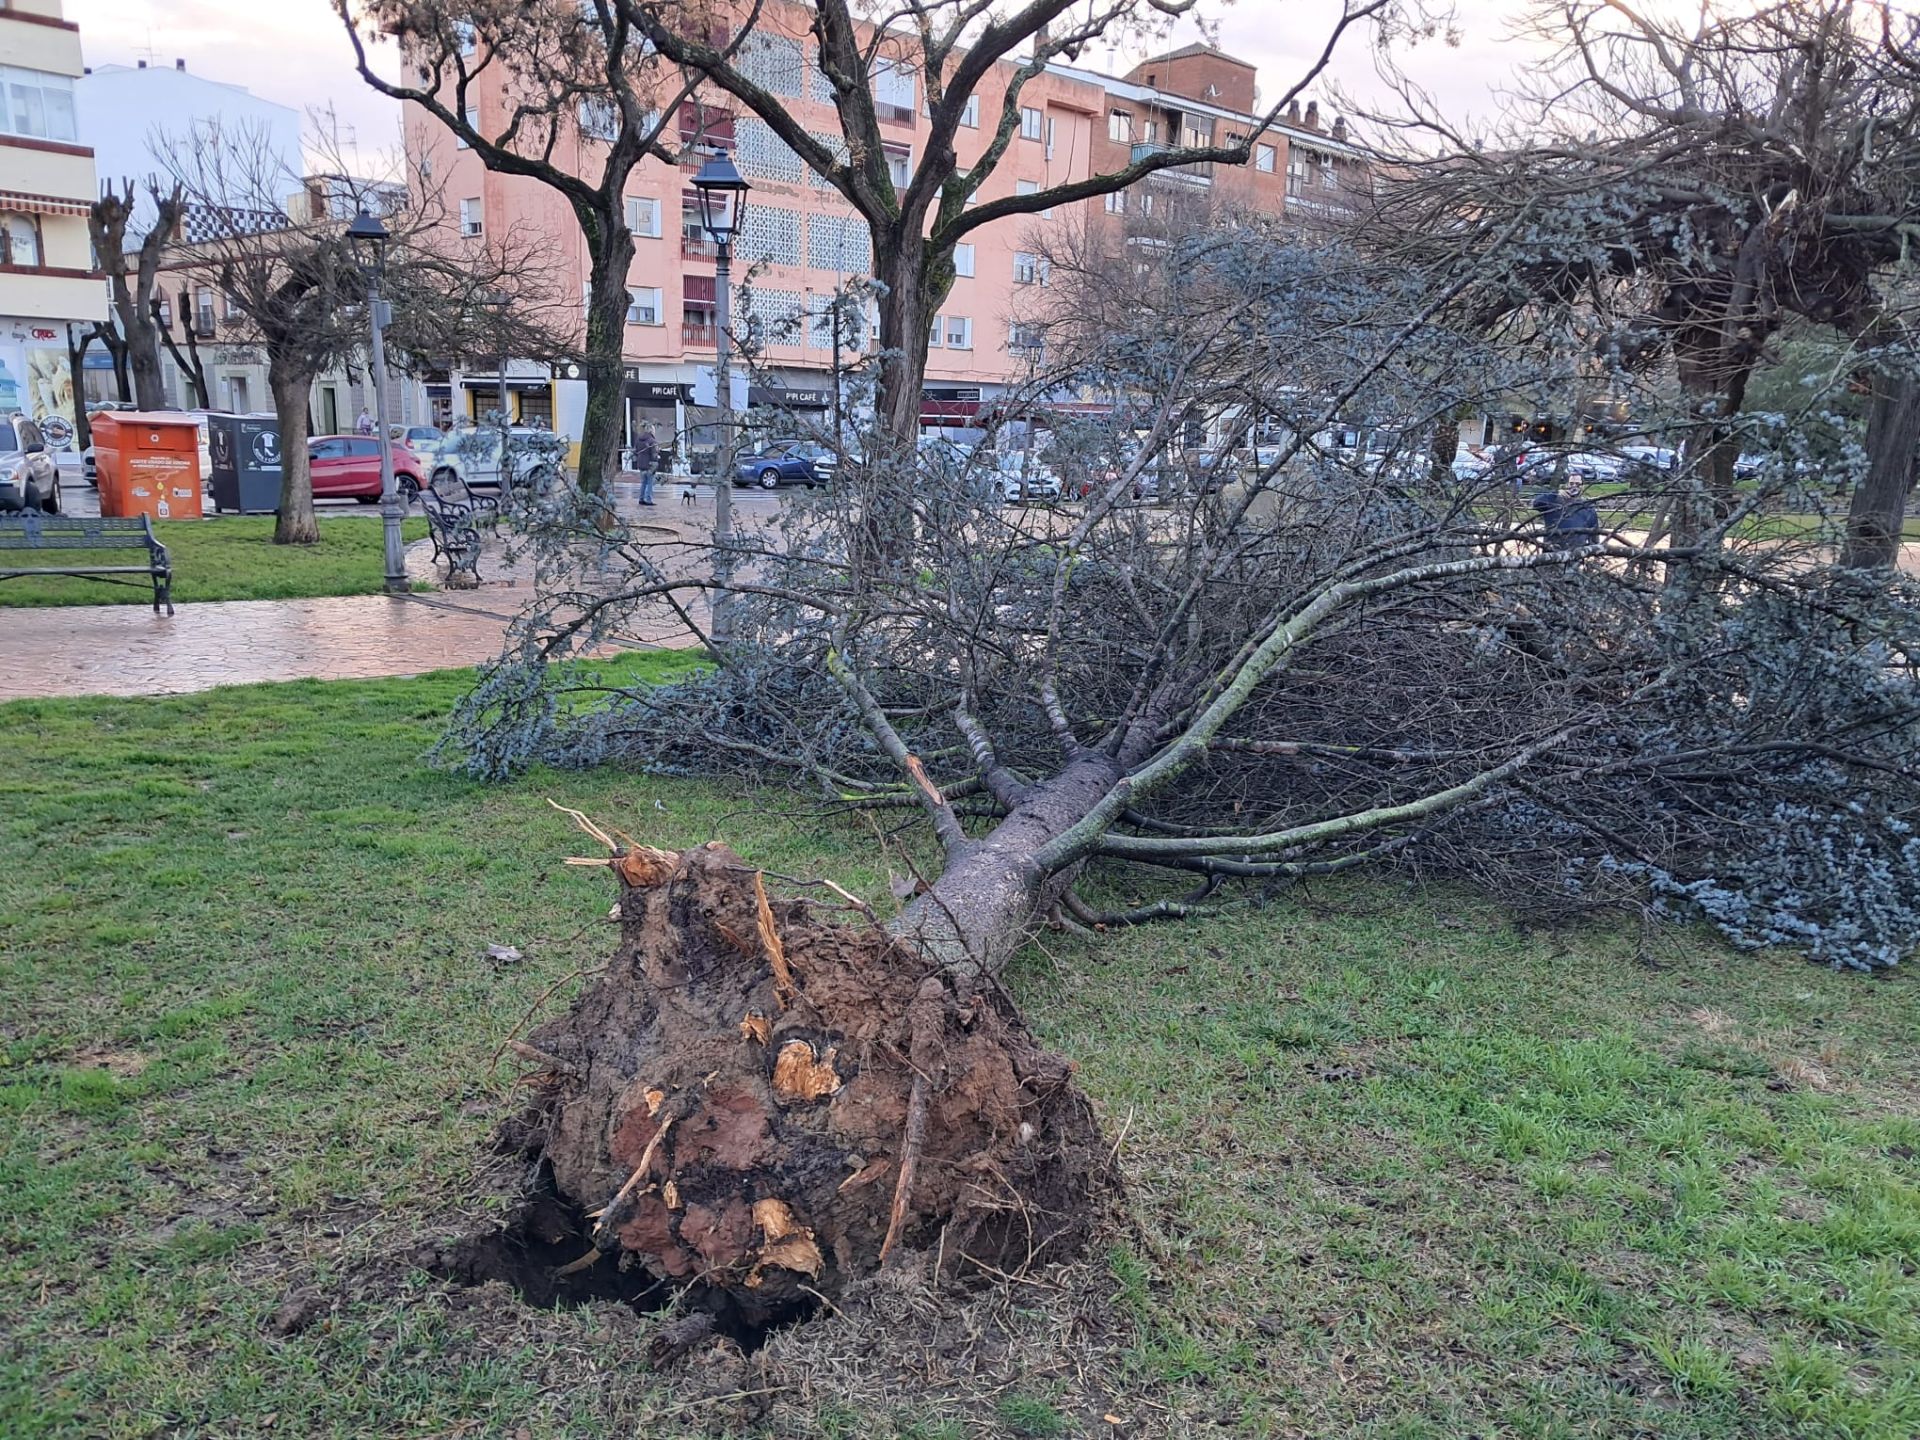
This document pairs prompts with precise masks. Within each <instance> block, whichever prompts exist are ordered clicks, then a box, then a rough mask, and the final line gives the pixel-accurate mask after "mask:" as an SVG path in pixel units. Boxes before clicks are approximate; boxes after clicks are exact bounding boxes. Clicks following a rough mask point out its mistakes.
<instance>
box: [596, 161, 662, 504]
mask: <svg viewBox="0 0 1920 1440" xmlns="http://www.w3.org/2000/svg"><path fill="white" fill-rule="evenodd" d="M616 203H618V201H617V197H616ZM580 219H581V223H582V229H583V231H584V233H585V234H586V236H587V240H588V248H589V250H590V252H591V256H592V268H591V270H590V272H589V274H588V281H587V343H586V351H585V353H584V355H583V356H582V357H581V368H582V370H583V372H584V373H585V375H586V380H587V412H586V415H585V417H584V418H583V419H582V421H581V424H580V472H579V478H580V488H581V489H582V490H585V491H588V492H590V493H594V494H604V493H607V492H608V490H609V487H610V486H611V483H612V480H613V475H614V472H615V470H617V469H618V468H619V467H618V460H619V451H620V441H621V438H622V436H623V434H624V433H625V426H624V424H623V420H624V410H625V401H624V387H623V383H622V382H623V380H624V376H625V371H624V370H623V369H622V364H621V362H622V359H623V357H624V355H625V350H626V334H627V305H628V302H629V298H630V297H629V296H628V294H627V271H628V270H629V268H630V267H631V266H632V264H633V232H632V231H630V230H628V229H627V226H626V221H625V217H624V216H622V217H620V218H619V219H618V220H615V221H612V222H610V221H609V219H608V217H607V216H605V215H588V214H584V213H583V214H582V215H581V217H580ZM661 303H662V304H663V305H664V304H665V303H666V302H665V296H664V295H663V296H662V300H661Z"/></svg>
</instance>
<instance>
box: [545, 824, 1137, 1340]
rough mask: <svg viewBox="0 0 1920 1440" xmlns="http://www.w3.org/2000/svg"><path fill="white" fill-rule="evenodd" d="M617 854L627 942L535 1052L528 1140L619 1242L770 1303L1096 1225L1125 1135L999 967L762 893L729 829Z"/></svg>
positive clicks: (784, 1303)
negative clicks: (948, 955) (1020, 1008)
mask: <svg viewBox="0 0 1920 1440" xmlns="http://www.w3.org/2000/svg"><path fill="white" fill-rule="evenodd" d="M583 828H585V827H584V826H583ZM595 829H596V830H597V827H595ZM589 833H592V832H589ZM596 838H606V839H608V840H609V841H610V837H606V832H604V831H600V832H599V833H598V835H596ZM601 863H605V864H608V865H609V867H610V868H611V869H612V870H613V872H614V874H615V876H616V877H617V879H618V881H619V884H620V890H621V893H620V913H621V943H620V947H619V950H618V951H617V953H616V954H615V956H614V958H613V960H612V962H611V963H610V964H609V965H608V967H607V969H606V971H605V972H604V973H603V974H602V975H601V976H600V977H599V978H597V979H596V980H594V981H593V982H592V983H591V984H589V985H588V987H587V988H586V989H585V990H584V991H583V992H582V993H581V995H580V998H579V999H578V1000H577V1001H576V1002H575V1003H574V1006H573V1008H572V1010H571V1012H570V1013H569V1014H567V1015H566V1016H564V1017H562V1018H560V1019H557V1020H554V1021H551V1022H549V1023H547V1024H545V1025H543V1026H541V1027H540V1028H539V1029H538V1030H536V1031H534V1032H533V1034H532V1035H531V1036H529V1037H528V1042H527V1049H526V1050H523V1051H520V1052H519V1053H523V1054H524V1053H528V1051H531V1052H533V1053H537V1054H538V1055H539V1056H540V1057H541V1060H542V1062H543V1063H544V1064H545V1065H546V1068H547V1070H548V1072H549V1074H548V1078H547V1080H546V1082H545V1083H544V1084H543V1086H542V1087H541V1089H540V1091H539V1092H538V1095H537V1098H536V1100H535V1102H534V1108H533V1110H532V1112H531V1115H530V1117H529V1118H530V1120H531V1122H532V1125H531V1128H530V1129H529V1130H528V1131H526V1132H524V1133H525V1135H526V1138H527V1143H528V1144H529V1146H530V1148H532V1149H534V1150H536V1151H537V1152H538V1153H540V1154H541V1155H542V1157H543V1158H544V1159H546V1160H547V1161H548V1162H549V1163H550V1164H551V1166H552V1170H553V1175H554V1178H555V1181H556V1183H557V1184H558V1186H559V1189H560V1191H561V1193H562V1194H563V1195H564V1196H566V1197H568V1198H570V1199H571V1200H573V1201H574V1202H575V1203H577V1204H579V1205H580V1206H581V1207H582V1208H583V1209H585V1210H586V1211H588V1212H589V1213H590V1214H591V1213H596V1212H597V1214H598V1223H597V1224H596V1226H595V1228H594V1243H595V1244H597V1245H598V1246H600V1247H601V1249H603V1250H606V1251H610V1252H622V1258H623V1265H624V1264H632V1263H638V1264H639V1265H641V1266H643V1267H645V1269H646V1270H647V1271H648V1272H650V1273H651V1274H653V1275H654V1276H656V1277H658V1278H660V1279H662V1280H665V1281H669V1282H672V1283H673V1284H675V1285H677V1286H685V1287H687V1291H688V1299H689V1301H690V1302H691V1303H693V1304H695V1305H696V1306H704V1307H706V1308H709V1309H712V1310H714V1311H716V1312H718V1313H722V1314H723V1315H725V1316H726V1317H728V1318H729V1319H739V1320H744V1321H746V1322H747V1323H766V1322H769V1321H774V1320H777V1319H779V1318H780V1317H782V1316H783V1315H791V1314H794V1313H798V1312H800V1311H802V1310H810V1309H811V1308H813V1307H814V1306H816V1305H818V1304H819V1303H820V1301H821V1300H822V1299H823V1298H824V1299H826V1300H828V1301H829V1303H831V1300H832V1298H833V1297H835V1296H836V1295H838V1294H839V1293H840V1292H841V1291H842V1290H843V1288H844V1287H845V1286H846V1285H847V1284H848V1283H849V1282H850V1281H852V1280H855V1279H858V1278H859V1277H862V1276H864V1275H867V1274H870V1273H872V1272H874V1271H875V1270H877V1269H878V1268H879V1266H880V1263H881V1261H882V1260H883V1259H890V1258H892V1257H896V1256H897V1255H899V1254H904V1253H907V1252H910V1251H927V1252H931V1253H932V1255H933V1256H934V1257H935V1258H934V1259H933V1262H932V1267H931V1268H932V1270H933V1272H934V1273H935V1274H936V1278H937V1276H938V1275H939V1274H941V1273H944V1274H948V1275H953V1274H969V1273H973V1272H975V1271H979V1272H984V1273H988V1274H1001V1273H1018V1272H1020V1271H1022V1270H1023V1269H1025V1268H1026V1267H1028V1266H1029V1265H1031V1264H1033V1263H1034V1262H1036V1261H1040V1260H1047V1261H1051V1260H1056V1259H1059V1258H1061V1257H1063V1256H1066V1255H1070V1254H1072V1253H1073V1252H1074V1251H1076V1250H1077V1249H1078V1248H1079V1247H1080V1246H1081V1245H1082V1244H1083V1243H1084V1242H1085V1240H1086V1239H1087V1237H1088V1235H1089V1234H1090V1233H1091V1231H1092V1229H1093V1227H1094V1225H1095V1224H1096V1223H1097V1221H1098V1219H1099V1218H1100V1216H1101V1215H1103V1214H1104V1213H1106V1211H1107V1209H1108V1205H1109V1202H1110V1201H1111V1200H1112V1199H1113V1198H1114V1196H1115V1194H1116V1190H1115V1182H1114V1180H1113V1175H1114V1170H1113V1166H1112V1157H1111V1152H1110V1150H1109V1147H1108V1146H1107V1145H1105V1144H1104V1143H1102V1141H1101V1138H1100V1135H1099V1131H1098V1128H1097V1126H1096V1125H1095V1123H1094V1119H1093V1116H1092V1113H1091V1110H1090V1108H1089V1106H1088V1105H1087V1102H1086V1100H1085V1099H1084V1097H1083V1096H1082V1095H1081V1094H1080V1093H1079V1091H1078V1090H1077V1089H1076V1087H1075V1086H1074V1085H1073V1083H1072V1079H1071V1067H1069V1066H1068V1065H1067V1064H1066V1062H1064V1061H1063V1060H1061V1059H1059V1058H1058V1057H1056V1056H1054V1055H1051V1054H1048V1053H1047V1052H1045V1051H1044V1050H1042V1049H1041V1048H1040V1047H1039V1046H1038V1045H1037V1044H1036V1043H1035V1042H1034V1040H1033V1038H1032V1036H1031V1035H1030V1034H1029V1033H1028V1031H1027V1029H1026V1027H1025V1025H1024V1024H1023V1023H1022V1022H1021V1020H1020V1018H1019V1016H1018V1014H1017V1013H1016V1012H1015V1011H1014V1009H1013V1007H1012V1005H1011V1004H1010V1003H1009V1002H1008V1001H1007V1000H1006V998H1005V997H1004V995H1002V994H1000V993H999V992H998V989H997V987H991V986H989V987H985V988H982V987H979V986H977V985H970V984H968V983H966V982H964V981H962V980H961V979H959V978H958V977H956V976H954V975H951V974H949V973H948V972H946V971H944V970H942V969H941V968H940V967H939V966H938V965H936V964H934V963H933V962H932V961H931V960H929V959H928V958H927V957H926V956H925V954H924V953H923V952H921V951H919V950H918V949H916V948H915V947H914V946H913V945H912V944H911V943H910V942H907V941H903V940H900V939H898V938H895V937H891V936H888V935H886V934H883V933H880V932H878V931H876V930H874V929H872V928H871V927H868V928H864V929H849V928H845V927H842V926H840V925H837V924H834V923H831V922H830V921H829V920H827V919H826V918H825V917H824V916H823V915H821V914H819V913H817V912H816V910H815V909H814V908H813V907H811V906H809V905H808V904H807V903H806V902H804V901H796V900H780V899H775V898H771V897H769V896H768V894H767V892H766V885H765V880H764V878H763V877H762V875H761V874H760V872H757V871H755V870H754V869H752V868H751V867H749V866H747V865H744V864H743V863H742V862H741V861H740V860H739V858H738V857H736V856H734V855H733V854H731V853H730V852H728V851H727V850H725V849H724V848H722V847H721V846H719V845H717V844H714V845H708V846H705V847H701V848H699V849H694V850H689V851H686V852H684V853H682V854H680V855H671V854H668V853H667V852H663V851H657V850H646V849H644V848H643V847H632V848H626V847H621V848H618V849H617V850H615V853H613V854H612V855H611V856H610V857H609V859H608V860H607V861H604V862H601ZM888 1177H891V1178H892V1183H891V1184H887V1183H881V1182H883V1181H884V1180H886V1179H887V1178H888Z"/></svg>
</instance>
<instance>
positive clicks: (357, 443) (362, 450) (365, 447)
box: [347, 436, 380, 460]
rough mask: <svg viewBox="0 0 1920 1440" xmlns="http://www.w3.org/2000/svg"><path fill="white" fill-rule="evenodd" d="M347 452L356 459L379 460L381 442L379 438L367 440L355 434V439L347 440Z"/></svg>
mask: <svg viewBox="0 0 1920 1440" xmlns="http://www.w3.org/2000/svg"><path fill="white" fill-rule="evenodd" d="M347 454H349V455H351V456H352V457H353V458H354V459H356V460H378V459H379V458H380V442H379V441H378V440H367V439H363V438H361V437H359V436H355V437H354V438H353V439H351V440H349V441H347Z"/></svg>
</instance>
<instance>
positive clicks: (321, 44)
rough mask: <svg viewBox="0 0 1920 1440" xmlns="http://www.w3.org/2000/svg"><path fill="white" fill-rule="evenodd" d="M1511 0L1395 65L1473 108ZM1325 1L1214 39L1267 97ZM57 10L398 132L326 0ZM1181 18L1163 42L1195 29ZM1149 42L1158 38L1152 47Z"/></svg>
mask: <svg viewBox="0 0 1920 1440" xmlns="http://www.w3.org/2000/svg"><path fill="white" fill-rule="evenodd" d="M1514 8H1515V3H1514V0H1461V4H1460V10H1459V15H1458V17H1457V20H1456V25H1457V28H1458V30H1459V31H1460V32H1461V43H1460V45H1459V47H1458V48H1451V47H1447V46H1445V45H1442V44H1441V43H1439V42H1437V41H1430V42H1427V43H1425V44H1424V45H1422V46H1420V47H1418V48H1416V49H1415V50H1414V51H1413V52H1412V53H1411V54H1410V55H1409V56H1407V60H1406V63H1407V65H1408V68H1409V69H1410V71H1411V72H1412V73H1413V74H1414V75H1415V76H1416V77H1417V78H1418V79H1419V80H1420V81H1421V83H1423V84H1424V85H1426V86H1428V87H1429V88H1430V89H1431V90H1432V91H1433V92H1434V94H1435V95H1436V96H1437V97H1438V98H1439V99H1440V100H1441V101H1442V102H1443V104H1445V105H1446V107H1447V108H1448V109H1449V111H1451V112H1452V113H1455V114H1459V113H1462V112H1467V111H1472V112H1481V113H1484V112H1485V111H1486V110H1487V109H1488V108H1489V107H1490V105H1491V100H1490V92H1491V91H1492V90H1494V89H1496V88H1498V87H1501V86H1504V85H1507V84H1509V83H1511V80H1512V78H1513V76H1514V73H1515V66H1516V64H1517V63H1519V62H1520V61H1522V60H1523V59H1524V58H1525V52H1524V51H1521V50H1520V49H1518V47H1516V46H1514V45H1512V44H1508V43H1503V40H1502V37H1503V35H1504V33H1505V27H1506V19H1505V17H1506V16H1508V15H1510V14H1511V13H1512V12H1513V10H1514ZM1330 12H1331V7H1330V6H1328V5H1327V4H1326V3H1325V0H1238V3H1234V4H1229V5H1224V6H1221V5H1214V6H1211V7H1210V13H1211V14H1212V16H1213V17H1214V18H1215V19H1216V20H1217V23H1218V36H1219V43H1220V44H1221V46H1222V47H1223V48H1225V49H1226V50H1228V51H1230V52H1232V53H1234V54H1237V55H1239V56H1242V57H1243V58H1245V59H1247V60H1250V61H1253V62H1254V63H1255V64H1257V65H1258V66H1259V67H1260V81H1261V88H1262V93H1263V94H1264V95H1267V96H1277V95H1279V94H1280V93H1282V92H1283V91H1284V89H1285V87H1286V86H1287V85H1288V84H1290V83H1291V82H1292V80H1293V78H1294V77H1295V76H1297V75H1298V74H1299V73H1300V70H1301V68H1302V67H1303V65H1304V63H1305V61H1306V57H1308V56H1310V55H1311V54H1313V53H1316V52H1317V50H1318V48H1319V42H1320V40H1321V38H1322V37H1323V36H1324V34H1325V28H1326V23H1327V17H1328V15H1329V14H1330ZM67 17H68V18H69V19H71V20H74V21H77V22H78V23H79V25H80V36H81V42H82V44H83V46H84V48H85V51H86V58H87V63H88V64H90V65H101V64H109V63H119V64H127V65H130V64H133V63H134V62H135V61H136V60H139V59H146V60H149V61H150V63H153V64H157V65H171V64H173V62H174V60H175V59H176V58H184V59H185V60H186V62H187V68H188V69H189V70H193V71H196V72H197V73H199V74H201V75H204V76H206V77H208V78H209V79H213V80H224V81H228V82H231V83H234V84H240V85H245V86H247V87H248V88H249V89H251V90H252V91H253V92H254V93H255V94H256V95H260V96H262V97H263V98H266V99H270V100H277V101H279V102H280V103H282V104H285V105H291V106H293V107H294V108H295V109H298V110H301V111H306V110H308V109H310V108H312V107H314V106H324V105H329V104H330V105H332V106H333V107H334V110H335V113H336V114H338V115H339V117H340V119H341V122H342V124H343V126H346V127H350V128H351V132H352V133H353V135H354V136H355V137H356V138H357V143H358V146H359V148H360V149H361V150H362V151H363V152H366V153H378V152H380V151H382V150H391V149H392V148H393V147H394V146H395V145H396V144H397V141H398V133H399V122H398V117H397V113H396V107H394V106H393V105H391V104H389V103H388V102H387V101H385V100H383V99H381V98H380V97H379V96H377V95H375V94H374V93H373V92H372V91H370V90H369V89H367V87H366V86H365V85H364V84H362V83H361V81H360V79H359V77H358V76H357V75H356V74H355V73H354V69H353V53H352V50H351V49H350V48H349V46H348V45H347V42H346V38H345V36H344V35H343V33H342V31H341V28H340V22H339V21H338V20H337V19H336V18H335V17H334V13H333V9H332V7H331V6H330V5H329V4H327V3H326V0H292V3H288V4H279V5H266V6H263V5H261V4H259V3H258V0H67ZM1197 34H1198V31H1197V30H1196V29H1195V28H1194V27H1192V26H1190V25H1189V26H1185V27H1183V29H1182V31H1181V32H1180V34H1179V37H1178V38H1177V39H1176V40H1175V42H1174V43H1176V44H1177V43H1182V42H1183V41H1184V40H1187V39H1192V38H1196V37H1197ZM1155 48H1159V47H1155ZM1138 49H1139V47H1134V50H1133V53H1126V52H1115V51H1106V50H1104V49H1101V48H1098V47H1097V48H1096V49H1095V50H1094V51H1093V52H1092V53H1090V54H1087V55H1084V56H1082V57H1081V63H1082V64H1085V65H1087V66H1089V67H1090V68H1095V69H1125V68H1126V67H1127V64H1128V63H1129V62H1130V61H1131V59H1132V58H1135V56H1136V55H1137V54H1138ZM1332 74H1333V75H1334V76H1335V78H1337V79H1338V80H1339V81H1340V82H1341V83H1342V84H1343V85H1344V86H1345V87H1346V88H1347V89H1348V90H1350V91H1351V92H1353V93H1355V94H1359V95H1362V96H1365V95H1367V94H1368V93H1369V92H1374V91H1377V89H1378V85H1377V82H1376V81H1375V80H1374V71H1373V65H1372V60H1371V57H1370V54H1369V52H1368V49H1367V46H1366V43H1365V40H1364V38H1363V37H1361V36H1359V35H1355V36H1352V37H1350V38H1349V42H1348V44H1347V46H1346V48H1345V50H1344V51H1343V53H1342V54H1341V56H1340V58H1339V59H1338V60H1337V61H1336V63H1335V65H1334V67H1333V70H1332Z"/></svg>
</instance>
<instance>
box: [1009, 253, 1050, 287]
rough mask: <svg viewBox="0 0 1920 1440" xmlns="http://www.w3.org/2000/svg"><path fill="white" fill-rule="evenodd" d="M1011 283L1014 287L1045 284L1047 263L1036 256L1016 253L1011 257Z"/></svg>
mask: <svg viewBox="0 0 1920 1440" xmlns="http://www.w3.org/2000/svg"><path fill="white" fill-rule="evenodd" d="M1013 283H1014V284H1016V285H1044V284H1046V283H1047V262H1046V261H1045V260H1043V259H1041V257H1040V256H1038V255H1029V254H1027V253H1026V252H1025V251H1016V252H1015V253H1014V257H1013Z"/></svg>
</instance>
